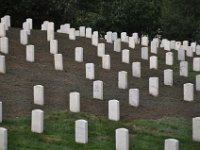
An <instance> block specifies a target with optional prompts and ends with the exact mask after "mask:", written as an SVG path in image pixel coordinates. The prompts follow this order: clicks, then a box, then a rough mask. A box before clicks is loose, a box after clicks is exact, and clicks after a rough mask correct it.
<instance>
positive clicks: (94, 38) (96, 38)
mask: <svg viewBox="0 0 200 150" xmlns="http://www.w3.org/2000/svg"><path fill="white" fill-rule="evenodd" d="M98 43H99V33H98V31H94V32H93V34H92V45H94V46H98Z"/></svg>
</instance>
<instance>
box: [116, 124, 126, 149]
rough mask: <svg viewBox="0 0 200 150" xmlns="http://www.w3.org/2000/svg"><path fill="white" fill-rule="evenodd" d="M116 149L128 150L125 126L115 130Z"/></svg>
mask: <svg viewBox="0 0 200 150" xmlns="http://www.w3.org/2000/svg"><path fill="white" fill-rule="evenodd" d="M115 143H116V148H115V149H116V150H129V131H128V129H126V128H118V129H116V130H115Z"/></svg>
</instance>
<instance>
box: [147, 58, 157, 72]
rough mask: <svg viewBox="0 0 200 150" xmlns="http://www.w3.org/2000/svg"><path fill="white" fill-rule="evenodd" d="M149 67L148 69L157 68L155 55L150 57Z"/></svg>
mask: <svg viewBox="0 0 200 150" xmlns="http://www.w3.org/2000/svg"><path fill="white" fill-rule="evenodd" d="M149 68H150V69H158V57H157V56H151V57H150V63H149Z"/></svg>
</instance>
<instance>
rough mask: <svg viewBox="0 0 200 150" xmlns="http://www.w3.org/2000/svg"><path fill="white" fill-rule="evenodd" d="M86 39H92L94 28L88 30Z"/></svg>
mask: <svg viewBox="0 0 200 150" xmlns="http://www.w3.org/2000/svg"><path fill="white" fill-rule="evenodd" d="M86 38H92V28H86Z"/></svg>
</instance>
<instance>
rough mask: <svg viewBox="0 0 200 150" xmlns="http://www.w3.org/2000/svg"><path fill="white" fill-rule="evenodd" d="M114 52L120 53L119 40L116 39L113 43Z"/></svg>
mask: <svg viewBox="0 0 200 150" xmlns="http://www.w3.org/2000/svg"><path fill="white" fill-rule="evenodd" d="M114 51H115V52H121V39H116V40H115V41H114Z"/></svg>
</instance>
